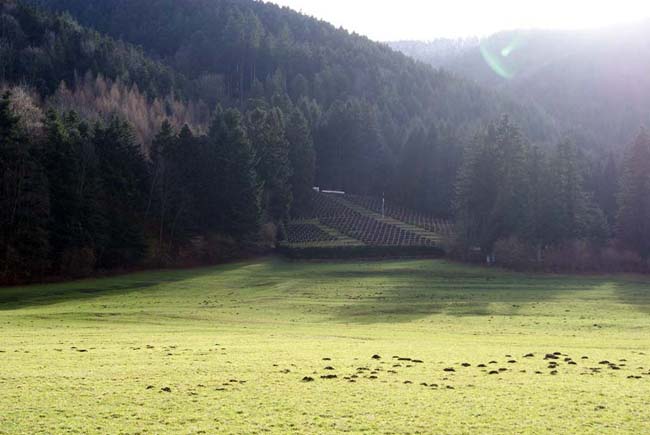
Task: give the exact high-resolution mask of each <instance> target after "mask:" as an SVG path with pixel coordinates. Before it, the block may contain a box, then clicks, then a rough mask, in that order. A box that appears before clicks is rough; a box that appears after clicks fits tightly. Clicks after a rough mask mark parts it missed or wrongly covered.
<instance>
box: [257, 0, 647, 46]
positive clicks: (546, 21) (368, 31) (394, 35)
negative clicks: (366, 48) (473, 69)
mask: <svg viewBox="0 0 650 435" xmlns="http://www.w3.org/2000/svg"><path fill="white" fill-rule="evenodd" d="M269 1H271V2H272V3H277V4H280V5H283V6H289V7H291V8H292V9H296V10H298V11H302V12H303V13H305V14H308V15H313V16H315V17H317V18H320V19H323V20H325V21H329V22H330V23H332V24H335V25H336V26H343V27H345V28H346V29H348V30H351V31H356V32H357V33H361V34H364V35H367V36H369V37H370V38H372V39H375V40H380V41H389V40H397V39H424V40H428V39H434V38H436V37H463V36H482V35H487V34H490V33H494V32H497V31H499V30H510V29H521V28H562V29H582V28H589V27H601V26H606V25H610V24H618V23H624V22H629V21H637V20H640V19H643V18H647V17H650V0H269Z"/></svg>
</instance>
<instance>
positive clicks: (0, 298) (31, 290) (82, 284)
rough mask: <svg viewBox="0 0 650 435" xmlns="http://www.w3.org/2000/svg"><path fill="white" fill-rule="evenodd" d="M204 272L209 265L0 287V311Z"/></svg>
mask: <svg viewBox="0 0 650 435" xmlns="http://www.w3.org/2000/svg"><path fill="white" fill-rule="evenodd" d="M206 273H209V270H208V269H193V270H182V271H152V272H139V273H135V274H130V275H124V276H117V277H107V278H97V279H84V280H80V281H72V282H68V283H57V284H42V285H40V284H36V285H30V286H24V287H7V288H0V312H2V311H12V310H18V309H21V308H26V307H35V306H46V305H52V304H57V303H61V302H67V301H72V300H80V301H81V300H89V299H93V298H97V297H100V296H106V295H115V294H125V293H129V292H135V291H143V290H147V289H151V288H153V287H156V286H160V285H164V284H168V283H177V282H180V281H185V280H187V279H192V278H196V277H199V276H201V275H204V274H206Z"/></svg>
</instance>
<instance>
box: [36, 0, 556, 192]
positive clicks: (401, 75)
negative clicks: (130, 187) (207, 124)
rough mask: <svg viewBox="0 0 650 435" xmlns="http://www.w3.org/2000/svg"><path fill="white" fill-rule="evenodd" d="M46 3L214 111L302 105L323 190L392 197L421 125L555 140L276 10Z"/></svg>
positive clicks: (480, 93) (525, 116) (449, 80)
mask: <svg viewBox="0 0 650 435" xmlns="http://www.w3.org/2000/svg"><path fill="white" fill-rule="evenodd" d="M37 3H38V4H40V5H43V6H46V7H48V8H51V9H54V10H58V11H67V12H69V13H70V14H72V15H73V16H74V17H75V18H77V19H78V20H79V21H80V22H81V23H82V24H84V25H88V26H91V27H93V28H96V29H98V30H99V31H101V32H105V33H107V34H109V35H112V36H113V37H116V38H121V39H123V40H126V41H128V42H132V43H135V44H137V45H140V46H142V47H143V48H144V49H145V50H146V51H147V53H149V54H150V55H152V56H154V57H156V58H159V59H161V60H162V61H164V62H165V63H166V64H168V65H170V66H172V67H174V68H175V69H176V70H178V71H180V72H181V73H183V74H185V75H186V76H187V77H189V78H190V79H192V80H193V81H194V84H195V87H196V94H197V95H200V96H201V98H203V99H205V100H206V102H207V103H208V104H209V105H210V106H211V107H212V106H213V105H214V104H216V103H217V102H218V103H219V104H221V105H223V106H230V107H232V106H235V107H238V108H239V109H240V110H245V109H247V108H249V107H250V105H251V104H255V103H251V101H250V100H251V99H255V100H259V99H263V100H265V101H266V102H267V104H270V105H272V106H278V107H280V108H281V109H282V110H284V111H287V110H289V109H287V107H288V106H292V105H295V106H299V107H300V108H301V110H302V112H303V113H304V115H305V116H306V117H307V118H308V120H309V121H310V124H311V130H312V133H313V134H314V140H315V146H316V150H317V153H318V166H317V167H318V172H317V183H318V184H319V185H322V186H324V187H330V188H336V189H343V190H348V191H350V190H356V191H358V192H359V193H375V194H376V193H380V192H383V191H389V190H393V189H392V187H394V185H395V182H394V179H393V178H392V177H391V176H390V174H391V173H393V172H394V171H396V170H397V168H396V166H395V162H396V161H397V160H399V158H400V157H401V153H402V149H403V145H404V144H405V143H406V141H407V139H408V137H409V135H410V133H411V132H412V131H413V130H414V129H417V128H419V127H420V126H423V128H425V129H427V130H428V129H429V128H430V127H431V126H433V125H436V126H438V127H440V126H441V125H442V124H444V125H445V126H449V127H450V128H451V130H452V131H453V133H454V134H455V135H460V136H462V137H459V138H458V139H459V140H460V139H463V138H466V137H469V136H470V132H471V131H473V130H475V129H476V127H478V126H480V125H481V124H482V123H484V122H486V121H489V120H493V119H495V118H498V117H499V116H500V114H501V113H504V112H508V113H513V117H514V118H515V119H516V121H517V122H518V123H519V124H520V125H522V127H523V128H524V130H525V131H526V132H527V133H528V134H529V135H530V136H531V137H532V138H533V139H535V140H549V139H550V136H551V135H552V132H553V130H552V126H551V125H549V124H548V123H547V121H546V120H545V119H544V118H542V117H540V116H539V114H538V113H537V111H536V110H535V109H531V108H528V107H526V106H523V105H516V104H513V103H512V102H511V101H509V100H508V99H504V98H501V97H499V96H497V95H496V94H495V93H492V92H490V91H485V90H482V89H481V88H480V87H478V86H475V85H472V84H470V83H468V82H466V81H464V80H462V79H459V78H457V77H453V76H451V75H450V74H448V73H446V72H443V71H434V70H432V69H431V68H429V67H426V66H425V65H422V64H419V63H416V62H413V61H411V60H409V59H408V58H406V57H405V56H403V55H400V54H397V53H395V52H393V51H392V50H390V49H389V48H388V47H386V46H383V45H380V44H377V43H375V42H372V41H370V40H368V39H367V38H365V37H362V36H358V35H351V34H349V33H348V32H346V31H344V30H341V29H336V28H334V27H333V26H331V25H329V24H327V23H324V22H321V21H317V20H315V19H312V18H308V17H306V16H303V15H300V14H298V13H296V12H294V11H291V10H289V9H286V8H282V9H281V8H279V7H277V6H275V5H272V4H265V3H262V2H255V1H252V0H243V1H242V0H237V1H233V0H216V1H214V0H181V1H174V2H169V1H165V0H151V1H146V2H133V1H128V0H110V1H101V2H100V1H86V0H38V1H37ZM352 168H354V169H355V170H352ZM387 175H389V176H387Z"/></svg>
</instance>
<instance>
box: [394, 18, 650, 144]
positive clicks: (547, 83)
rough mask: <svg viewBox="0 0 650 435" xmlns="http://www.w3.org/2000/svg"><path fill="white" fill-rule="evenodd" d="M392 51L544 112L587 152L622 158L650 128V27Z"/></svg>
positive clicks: (514, 35) (534, 33)
mask: <svg viewBox="0 0 650 435" xmlns="http://www.w3.org/2000/svg"><path fill="white" fill-rule="evenodd" d="M391 45H392V46H393V47H395V48H396V49H400V50H403V51H404V52H405V53H408V54H409V55H411V56H413V57H414V58H416V59H421V60H423V61H426V62H429V63H431V64H433V65H436V66H440V67H443V68H445V69H447V70H449V71H453V72H455V73H457V74H459V75H461V76H463V77H467V78H469V79H471V80H473V81H475V82H476V83H479V84H481V85H484V86H487V87H489V88H493V89H500V90H502V91H504V92H505V93H506V94H508V95H510V96H511V97H513V98H518V99H519V101H522V102H527V103H528V104H534V105H536V106H538V107H540V108H541V109H542V110H544V112H546V113H547V115H548V116H549V117H552V118H554V119H555V121H556V123H557V125H558V129H559V131H560V132H562V133H563V134H568V135H570V136H571V137H572V138H573V139H574V140H575V141H576V143H577V144H578V146H579V147H580V148H581V149H584V150H587V151H589V152H592V151H593V152H596V153H598V152H600V153H603V152H608V151H610V150H614V151H616V152H617V153H620V152H621V151H622V150H623V149H624V148H625V147H627V146H628V145H629V144H630V143H631V142H632V140H633V139H634V133H633V132H634V131H635V130H637V129H638V128H639V126H641V125H644V124H647V123H650V115H649V114H650V78H649V77H648V71H650V22H643V23H638V24H635V25H632V26H627V27H615V28H610V29H601V30H588V31H572V32H569V31H546V30H530V31H511V32H502V33H499V34H496V35H493V36H491V37H489V38H485V39H484V40H481V41H471V40H468V41H461V42H455V43H454V41H447V42H446V43H445V44H442V43H441V42H440V41H438V42H436V41H434V42H432V43H421V42H410V43H406V42H400V43H395V44H391ZM450 45H451V46H452V47H455V49H454V50H452V49H450V48H449V46H450Z"/></svg>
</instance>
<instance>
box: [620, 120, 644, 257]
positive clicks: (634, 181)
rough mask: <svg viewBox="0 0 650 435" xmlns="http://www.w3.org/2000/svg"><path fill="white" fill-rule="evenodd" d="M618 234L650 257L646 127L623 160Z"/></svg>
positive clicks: (639, 251)
mask: <svg viewBox="0 0 650 435" xmlns="http://www.w3.org/2000/svg"><path fill="white" fill-rule="evenodd" d="M617 233H618V237H619V239H620V240H621V241H622V242H623V243H624V244H625V245H626V246H628V247H629V248H631V249H633V250H635V251H636V252H638V253H639V255H641V257H642V258H644V259H648V257H650V137H649V136H648V133H647V132H646V131H645V130H644V131H642V132H641V133H640V134H639V135H638V137H637V138H636V141H635V143H634V145H633V146H632V147H631V149H630V150H629V152H628V153H627V156H626V159H625V164H624V167H623V176H622V180H621V190H620V193H619V212H618V222H617Z"/></svg>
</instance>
